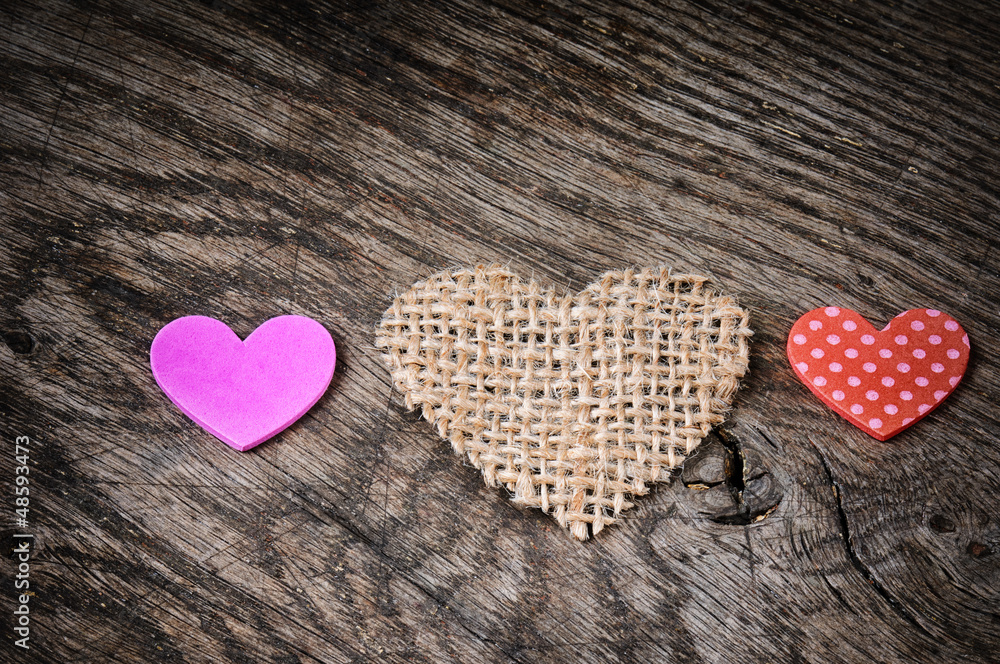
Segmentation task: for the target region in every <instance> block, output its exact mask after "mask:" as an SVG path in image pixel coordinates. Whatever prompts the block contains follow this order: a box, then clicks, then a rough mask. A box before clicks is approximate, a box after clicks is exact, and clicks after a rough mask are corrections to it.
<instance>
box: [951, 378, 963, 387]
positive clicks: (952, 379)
mask: <svg viewBox="0 0 1000 664" xmlns="http://www.w3.org/2000/svg"><path fill="white" fill-rule="evenodd" d="M960 380H962V377H961V376H952V377H951V378H949V379H948V383H950V384H951V386H952V387H955V386H956V385H958V381H960Z"/></svg>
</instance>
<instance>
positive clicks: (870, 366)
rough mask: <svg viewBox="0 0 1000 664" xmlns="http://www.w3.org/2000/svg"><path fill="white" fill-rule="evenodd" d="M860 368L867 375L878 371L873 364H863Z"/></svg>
mask: <svg viewBox="0 0 1000 664" xmlns="http://www.w3.org/2000/svg"><path fill="white" fill-rule="evenodd" d="M861 368H862V369H864V370H865V371H867V372H868V373H873V372H874V371H875V370H876V369H878V367H876V366H875V364H874V363H873V362H865V363H864V364H862V365H861Z"/></svg>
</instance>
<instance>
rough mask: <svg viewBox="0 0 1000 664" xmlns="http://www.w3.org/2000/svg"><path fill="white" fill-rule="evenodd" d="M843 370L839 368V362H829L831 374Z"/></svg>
mask: <svg viewBox="0 0 1000 664" xmlns="http://www.w3.org/2000/svg"><path fill="white" fill-rule="evenodd" d="M843 370H844V367H842V366H840V362H831V363H830V371H832V372H833V373H840V372H841V371H843Z"/></svg>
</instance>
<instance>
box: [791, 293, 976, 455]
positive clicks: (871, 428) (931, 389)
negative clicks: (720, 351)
mask: <svg viewBox="0 0 1000 664" xmlns="http://www.w3.org/2000/svg"><path fill="white" fill-rule="evenodd" d="M787 351H788V361H789V362H791V364H792V368H793V369H795V374H796V375H797V376H798V377H799V379H800V380H801V381H802V382H803V383H805V384H806V387H808V388H809V389H810V390H812V392H813V394H815V395H816V396H818V397H819V398H820V399H822V400H823V402H824V403H825V404H826V405H827V406H829V407H830V408H832V409H833V410H835V411H836V412H838V413H839V414H840V415H841V416H842V417H844V418H845V419H846V420H847V421H849V422H850V423H851V424H853V425H854V426H856V427H858V428H859V429H861V430H862V431H864V432H866V433H868V434H869V435H871V436H873V437H875V438H877V439H879V440H888V439H889V438H891V437H893V436H895V435H896V434H897V433H899V432H900V431H903V430H904V429H906V428H907V427H909V426H911V425H913V424H916V423H917V422H919V421H920V420H921V419H923V418H924V417H925V416H926V415H928V414H929V413H930V412H931V411H932V410H934V409H935V408H937V407H938V405H940V404H941V402H942V401H944V400H945V398H947V396H948V395H949V394H951V393H952V391H954V389H955V388H956V387H957V386H958V383H959V381H961V380H962V376H963V375H964V374H965V368H966V365H967V364H968V362H969V337H968V335H966V333H965V330H963V329H962V326H961V325H959V324H958V321H956V320H955V319H954V318H952V317H951V316H949V315H947V314H945V313H942V312H940V311H937V310H936V309H910V310H909V311H904V312H903V313H901V314H899V315H898V316H896V317H895V318H893V319H892V321H890V322H889V324H888V325H886V326H885V327H884V328H883V329H881V330H876V329H875V328H874V327H873V326H872V324H871V323H869V322H868V321H866V320H865V319H864V318H862V317H861V316H860V315H859V314H857V313H856V312H854V311H851V310H850V309H843V308H840V307H820V308H819V309H814V310H812V311H810V312H809V313H807V314H804V315H803V316H802V317H801V318H799V320H798V321H796V322H795V325H793V326H792V329H791V331H790V332H789V333H788V346H787Z"/></svg>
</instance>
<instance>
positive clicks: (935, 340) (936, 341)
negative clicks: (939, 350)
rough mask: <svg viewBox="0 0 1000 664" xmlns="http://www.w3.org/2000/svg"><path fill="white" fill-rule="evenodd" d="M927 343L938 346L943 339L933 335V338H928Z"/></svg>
mask: <svg viewBox="0 0 1000 664" xmlns="http://www.w3.org/2000/svg"><path fill="white" fill-rule="evenodd" d="M927 341H929V342H931V343H932V344H933V345H935V346H937V345H938V344H939V343H941V337H939V336H938V335H936V334H932V335H931V336H929V337H927Z"/></svg>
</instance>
